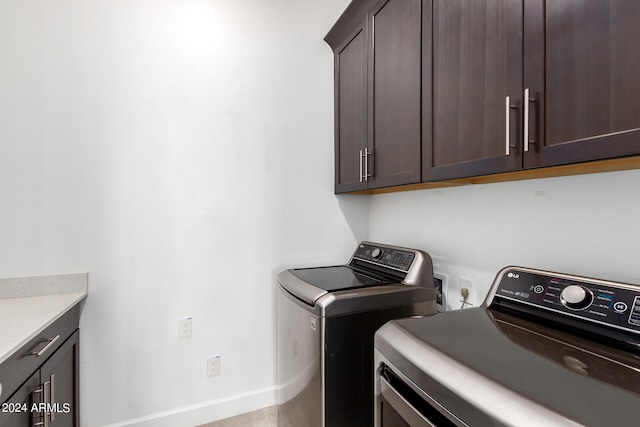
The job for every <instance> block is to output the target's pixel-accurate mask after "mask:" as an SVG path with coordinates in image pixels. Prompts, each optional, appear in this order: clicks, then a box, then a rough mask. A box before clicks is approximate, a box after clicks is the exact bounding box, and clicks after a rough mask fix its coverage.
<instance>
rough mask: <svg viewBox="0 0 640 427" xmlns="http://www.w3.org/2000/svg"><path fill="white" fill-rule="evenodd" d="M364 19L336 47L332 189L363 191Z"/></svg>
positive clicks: (364, 146) (365, 87) (364, 144)
mask: <svg viewBox="0 0 640 427" xmlns="http://www.w3.org/2000/svg"><path fill="white" fill-rule="evenodd" d="M365 25H366V22H365V21H364V19H363V21H362V25H360V26H359V27H358V28H357V29H356V30H355V31H354V32H353V33H352V34H351V35H350V36H349V37H348V38H347V39H346V41H345V42H344V43H342V44H341V45H340V46H338V48H337V49H335V61H334V62H335V192H336V193H342V192H347V191H357V190H364V189H366V188H367V183H366V182H365V179H364V178H363V174H364V159H363V157H362V155H361V153H364V150H365V148H367V36H366V31H365Z"/></svg>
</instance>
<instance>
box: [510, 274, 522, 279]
mask: <svg viewBox="0 0 640 427" xmlns="http://www.w3.org/2000/svg"><path fill="white" fill-rule="evenodd" d="M507 277H508V278H509V279H519V278H520V275H519V274H518V273H509V274H507Z"/></svg>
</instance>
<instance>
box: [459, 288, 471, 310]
mask: <svg viewBox="0 0 640 427" xmlns="http://www.w3.org/2000/svg"><path fill="white" fill-rule="evenodd" d="M460 295H462V306H461V307H460V309H463V308H465V307H464V306H465V305H467V304H469V303H468V302H467V298H469V288H462V289H460Z"/></svg>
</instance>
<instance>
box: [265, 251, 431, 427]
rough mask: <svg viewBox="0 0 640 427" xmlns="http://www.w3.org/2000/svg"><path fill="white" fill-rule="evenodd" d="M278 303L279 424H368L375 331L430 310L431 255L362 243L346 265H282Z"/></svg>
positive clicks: (346, 426) (298, 426)
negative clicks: (390, 323)
mask: <svg viewBox="0 0 640 427" xmlns="http://www.w3.org/2000/svg"><path fill="white" fill-rule="evenodd" d="M277 306H278V308H277V314H278V345H277V349H278V355H277V359H278V371H277V372H278V393H277V394H278V396H277V399H278V424H279V426H280V427H325V426H326V427H359V426H362V427H369V426H371V425H372V423H373V402H372V396H373V376H372V374H371V373H372V370H373V336H374V333H375V331H376V329H378V328H379V327H380V326H382V325H383V324H384V323H386V322H387V321H389V320H391V319H398V318H404V317H410V316H428V315H432V314H434V313H435V312H436V291H435V289H434V277H433V266H432V261H431V257H430V256H429V255H428V254H427V253H426V252H424V251H421V250H417V249H410V248H402V247H397V246H391V245H385V244H379V243H372V242H362V243H360V244H359V245H358V246H357V247H356V250H355V251H354V253H353V255H352V256H351V259H350V260H349V262H348V263H347V264H345V265H338V266H328V267H314V268H297V269H288V270H285V271H283V272H281V273H280V274H279V275H278V284H277Z"/></svg>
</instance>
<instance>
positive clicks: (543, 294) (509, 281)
mask: <svg viewBox="0 0 640 427" xmlns="http://www.w3.org/2000/svg"><path fill="white" fill-rule="evenodd" d="M492 292H493V295H492V299H491V301H494V300H496V299H506V300H512V301H517V302H519V303H522V304H526V305H528V306H532V307H534V308H536V309H541V310H546V311H552V312H556V313H561V314H564V315H567V316H570V317H577V318H579V319H582V320H586V321H589V322H593V323H598V324H604V325H607V326H611V327H614V328H616V329H623V330H626V331H630V332H634V333H636V334H640V285H629V284H625V283H615V282H608V281H604V280H596V279H589V278H584V277H577V276H570V275H565V274H559V273H552V272H546V271H539V270H532V269H526V268H521V267H513V268H512V267H509V268H507V269H505V270H503V271H502V272H501V273H500V274H499V275H498V277H497V278H496V283H494V286H493V288H492Z"/></svg>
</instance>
